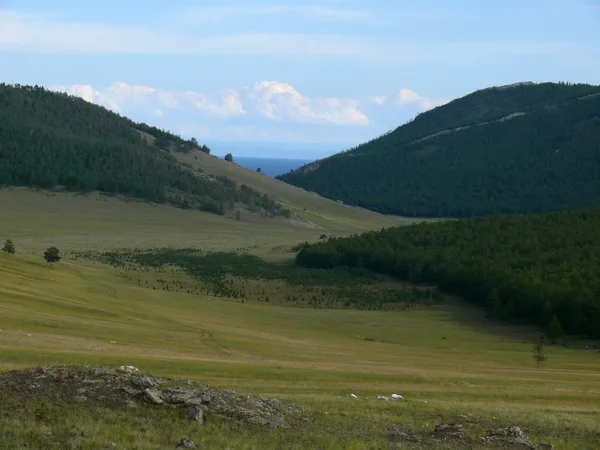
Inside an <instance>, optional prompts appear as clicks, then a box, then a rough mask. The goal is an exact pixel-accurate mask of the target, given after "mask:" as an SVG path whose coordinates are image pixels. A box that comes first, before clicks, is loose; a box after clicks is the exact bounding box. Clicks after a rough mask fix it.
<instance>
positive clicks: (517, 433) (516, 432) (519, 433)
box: [488, 427, 529, 440]
mask: <svg viewBox="0 0 600 450" xmlns="http://www.w3.org/2000/svg"><path fill="white" fill-rule="evenodd" d="M488 435H489V436H507V437H512V438H516V439H526V440H529V436H527V435H526V434H525V433H524V432H523V430H521V428H519V427H510V428H497V429H495V430H490V432H489V433H488Z"/></svg>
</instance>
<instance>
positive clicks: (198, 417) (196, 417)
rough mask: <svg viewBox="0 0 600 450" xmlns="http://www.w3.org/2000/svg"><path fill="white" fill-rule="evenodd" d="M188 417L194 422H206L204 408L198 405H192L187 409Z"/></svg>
mask: <svg viewBox="0 0 600 450" xmlns="http://www.w3.org/2000/svg"><path fill="white" fill-rule="evenodd" d="M185 413H186V414H187V416H188V419H190V420H193V421H194V422H199V423H204V410H203V409H202V408H199V407H198V406H190V407H188V408H186V409H185Z"/></svg>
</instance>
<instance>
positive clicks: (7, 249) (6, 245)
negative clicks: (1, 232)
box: [2, 239, 15, 255]
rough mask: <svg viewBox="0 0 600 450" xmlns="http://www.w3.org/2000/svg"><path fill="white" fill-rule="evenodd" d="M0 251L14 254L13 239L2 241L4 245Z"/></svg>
mask: <svg viewBox="0 0 600 450" xmlns="http://www.w3.org/2000/svg"><path fill="white" fill-rule="evenodd" d="M2 251H3V252H4V253H8V254H9V255H14V254H15V244H13V241H11V240H10V239H7V240H6V241H4V247H2Z"/></svg>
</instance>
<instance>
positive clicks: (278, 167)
mask: <svg viewBox="0 0 600 450" xmlns="http://www.w3.org/2000/svg"><path fill="white" fill-rule="evenodd" d="M233 160H234V161H235V162H236V163H238V164H239V165H240V166H242V167H245V168H246V169H250V170H256V169H258V168H259V167H260V169H261V172H262V173H264V174H265V175H268V176H270V177H276V176H277V175H283V174H284V173H287V172H289V171H290V170H293V169H297V168H298V167H301V166H303V165H304V164H307V163H309V162H312V161H311V160H306V159H277V158H255V157H249V156H239V157H237V158H236V157H235V156H234V157H233Z"/></svg>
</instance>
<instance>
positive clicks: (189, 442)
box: [175, 439, 196, 448]
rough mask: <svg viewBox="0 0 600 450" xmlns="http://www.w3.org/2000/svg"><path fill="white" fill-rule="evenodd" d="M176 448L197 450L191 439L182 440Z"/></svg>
mask: <svg viewBox="0 0 600 450" xmlns="http://www.w3.org/2000/svg"><path fill="white" fill-rule="evenodd" d="M175 448H196V443H195V442H194V441H192V440H190V439H182V440H180V441H179V443H178V444H177V445H176V446H175Z"/></svg>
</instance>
